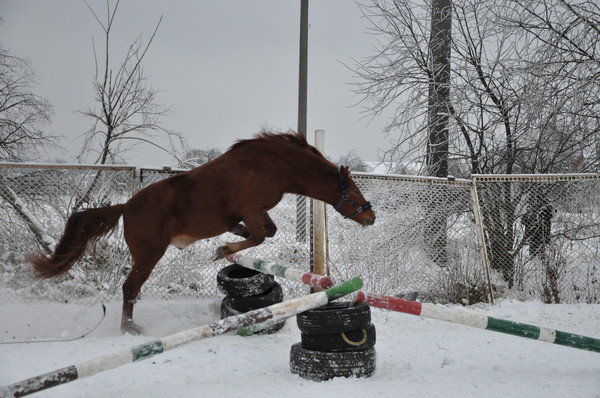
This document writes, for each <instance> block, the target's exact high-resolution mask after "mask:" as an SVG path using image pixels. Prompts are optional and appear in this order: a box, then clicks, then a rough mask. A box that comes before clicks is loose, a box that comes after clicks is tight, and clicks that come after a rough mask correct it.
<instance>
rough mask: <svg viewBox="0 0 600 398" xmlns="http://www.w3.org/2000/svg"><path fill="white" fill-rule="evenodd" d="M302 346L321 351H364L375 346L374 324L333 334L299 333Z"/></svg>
mask: <svg viewBox="0 0 600 398" xmlns="http://www.w3.org/2000/svg"><path fill="white" fill-rule="evenodd" d="M301 338H302V348H304V349H307V350H312V351H322V352H347V351H366V350H370V349H371V348H373V347H374V346H375V341H376V334H375V325H373V324H372V323H369V324H368V325H367V326H366V327H364V328H362V329H357V330H351V331H349V332H340V333H333V334H309V333H301Z"/></svg>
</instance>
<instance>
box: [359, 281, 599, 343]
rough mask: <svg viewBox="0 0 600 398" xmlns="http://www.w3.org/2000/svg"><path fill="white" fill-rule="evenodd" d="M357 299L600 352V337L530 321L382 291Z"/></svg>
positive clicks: (429, 316)
mask: <svg viewBox="0 0 600 398" xmlns="http://www.w3.org/2000/svg"><path fill="white" fill-rule="evenodd" d="M356 301H362V302H365V303H367V304H369V305H372V306H373V307H378V308H383V309H387V310H391V311H397V312H403V313H405V314H411V315H416V316H421V317H423V318H432V319H437V320H440V321H446V322H452V323H458V324H461V325H465V326H472V327H476V328H479V329H485V330H492V331H494V332H500V333H506V334H512V335H513V336H519V337H525V338H528V339H534V340H540V341H545V342H547V343H552V344H559V345H564V346H567V347H573V348H579V349H581V350H587V351H594V352H600V339H596V338H593V337H587V336H581V335H578V334H574V333H568V332H561V331H560V330H554V329H548V328H543V327H539V326H534V325H528V324H526V323H518V322H512V321H507V320H504V319H499V318H494V317H491V316H485V315H481V314H473V313H470V312H465V311H460V310H455V309H451V308H447V307H444V306H443V305H436V304H429V303H419V302H417V301H411V300H405V299H401V298H398V297H391V296H384V295H381V294H373V293H366V292H363V291H360V292H358V293H357V294H356Z"/></svg>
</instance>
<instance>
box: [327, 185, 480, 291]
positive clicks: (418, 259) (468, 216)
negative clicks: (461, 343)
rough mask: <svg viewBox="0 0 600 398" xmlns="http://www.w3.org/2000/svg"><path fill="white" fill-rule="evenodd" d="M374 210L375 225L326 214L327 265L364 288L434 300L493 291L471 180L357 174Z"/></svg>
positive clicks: (340, 276)
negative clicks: (364, 226)
mask: <svg viewBox="0 0 600 398" xmlns="http://www.w3.org/2000/svg"><path fill="white" fill-rule="evenodd" d="M353 178H354V181H355V182H356V183H357V185H358V186H359V188H360V189H361V191H362V192H363V194H364V196H365V197H366V198H368V199H369V200H370V201H371V202H372V204H373V208H374V209H375V210H376V214H377V220H376V221H375V224H374V225H373V226H372V227H369V228H367V229H361V228H360V227H355V226H353V225H347V220H344V219H343V218H342V217H341V216H339V214H337V213H335V212H333V211H329V212H328V214H329V215H330V217H329V247H330V249H329V250H330V253H329V264H330V268H331V271H330V272H331V274H332V275H335V276H336V277H339V278H341V279H344V278H348V277H352V276H362V277H363V280H364V281H365V290H367V291H370V292H373V293H382V294H388V295H394V296H398V297H407V298H410V299H421V300H428V301H434V302H460V303H469V302H478V301H485V300H486V298H487V297H486V295H487V293H486V292H487V291H488V287H487V284H486V279H485V277H484V272H483V267H482V261H481V254H480V250H479V242H478V240H477V234H476V231H475V223H474V218H473V212H472V200H471V192H470V187H471V183H470V181H468V180H454V181H451V180H447V179H436V178H417V177H400V176H393V177H392V176H368V175H355V176H354V177H353Z"/></svg>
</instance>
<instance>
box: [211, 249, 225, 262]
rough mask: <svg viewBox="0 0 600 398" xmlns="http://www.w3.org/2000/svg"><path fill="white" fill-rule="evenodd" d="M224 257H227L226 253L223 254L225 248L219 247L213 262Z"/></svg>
mask: <svg viewBox="0 0 600 398" xmlns="http://www.w3.org/2000/svg"><path fill="white" fill-rule="evenodd" d="M226 256H227V253H226V252H225V246H221V247H219V248H218V249H217V251H216V252H215V256H214V257H213V261H217V260H220V259H222V258H225V257H226Z"/></svg>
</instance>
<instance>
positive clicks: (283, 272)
mask: <svg viewBox="0 0 600 398" xmlns="http://www.w3.org/2000/svg"><path fill="white" fill-rule="evenodd" d="M227 260H228V261H231V262H232V263H236V264H239V265H241V266H242V267H246V268H250V269H254V270H257V271H260V272H263V273H265V274H271V275H275V276H279V277H282V278H285V279H289V280H291V281H294V282H299V283H304V284H305V285H310V286H315V287H322V288H329V287H331V286H332V285H333V283H332V282H331V279H330V278H329V277H328V276H324V275H317V274H312V273H310V272H304V271H300V270H299V269H295V268H292V267H287V266H285V265H281V264H277V263H272V262H268V261H264V260H259V259H256V258H252V257H248V256H244V255H243V254H239V253H235V254H230V255H229V256H227Z"/></svg>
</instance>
